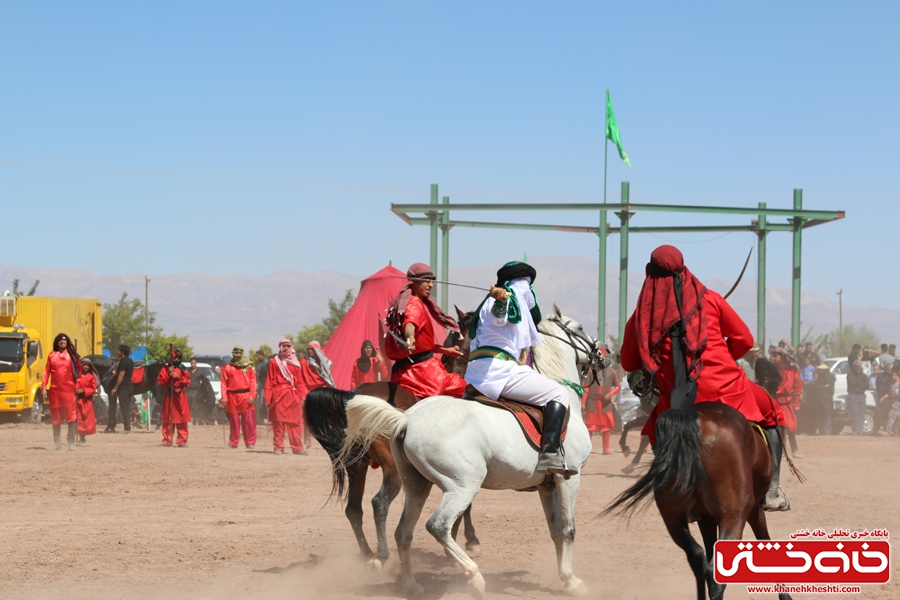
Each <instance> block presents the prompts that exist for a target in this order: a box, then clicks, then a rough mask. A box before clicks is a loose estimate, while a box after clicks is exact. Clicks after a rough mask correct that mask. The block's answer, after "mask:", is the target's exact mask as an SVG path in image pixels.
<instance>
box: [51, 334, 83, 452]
mask: <svg viewBox="0 0 900 600" xmlns="http://www.w3.org/2000/svg"><path fill="white" fill-rule="evenodd" d="M80 361H81V359H80V357H79V356H78V353H77V352H75V347H74V346H73V345H72V341H71V340H70V339H69V336H67V335H66V334H65V333H60V334H59V335H57V336H56V338H55V339H54V340H53V352H51V353H50V354H48V355H47V365H46V366H45V367H44V379H43V381H42V382H41V387H42V388H43V389H44V397H45V398H47V402H48V404H49V405H50V422H51V423H52V424H53V449H54V450H60V449H62V441H61V439H60V435H61V431H62V424H63V423H66V424H67V427H68V432H67V435H66V441H67V443H68V446H69V450H74V449H75V427H76V420H77V415H76V413H75V381H76V380H77V379H78V370H79V365H80V364H81V363H80ZM48 380H49V382H50V385H49V387H48V386H47V381H48Z"/></svg>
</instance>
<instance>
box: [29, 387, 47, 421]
mask: <svg viewBox="0 0 900 600" xmlns="http://www.w3.org/2000/svg"><path fill="white" fill-rule="evenodd" d="M26 412H28V421H29V422H30V423H35V424H40V423H41V421H42V420H43V418H44V397H43V396H42V395H41V394H40V393H37V394H35V395H34V404H32V405H31V410H30V411H26Z"/></svg>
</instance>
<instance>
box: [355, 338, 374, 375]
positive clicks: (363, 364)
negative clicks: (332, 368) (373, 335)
mask: <svg viewBox="0 0 900 600" xmlns="http://www.w3.org/2000/svg"><path fill="white" fill-rule="evenodd" d="M369 346H371V347H372V350H375V344H373V343H372V342H370V341H369V340H366V341H364V342H363V343H362V348H360V349H359V358H357V359H356V366H357V367H358V368H359V370H360V371H362V372H363V373H368V372H369V369H371V368H372V359H373V358H375V357H374V356H372V357H369V356H368V355H367V354H366V348H368V347H369Z"/></svg>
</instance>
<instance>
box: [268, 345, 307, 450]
mask: <svg viewBox="0 0 900 600" xmlns="http://www.w3.org/2000/svg"><path fill="white" fill-rule="evenodd" d="M306 394H307V389H306V385H305V384H304V383H303V371H302V370H301V368H300V361H299V360H297V354H296V353H295V352H294V345H293V344H292V343H291V340H289V339H287V338H284V339H283V340H281V341H280V342H279V343H278V354H276V355H275V357H274V358H272V359H271V360H270V361H269V373H268V375H266V392H265V399H266V405H267V406H268V407H269V421H271V422H272V436H273V437H272V439H273V443H274V447H275V454H284V433H285V430H287V434H288V438H289V439H290V442H291V450H293V451H294V454H307V452H306V450H304V448H303V425H302V424H303V413H302V412H301V407H302V406H303V398H306Z"/></svg>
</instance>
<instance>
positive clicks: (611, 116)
mask: <svg viewBox="0 0 900 600" xmlns="http://www.w3.org/2000/svg"><path fill="white" fill-rule="evenodd" d="M606 139H608V140H609V141H611V142H612V143H613V144H615V145H616V148H618V149H619V158H621V159H622V160H624V161H625V164H626V165H628V166H629V167H630V166H631V162H630V161H629V160H628V155H627V154H625V150H624V149H623V148H622V137H621V136H620V135H619V124H618V123H616V113H614V112H613V107H612V100H610V99H609V90H606Z"/></svg>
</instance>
